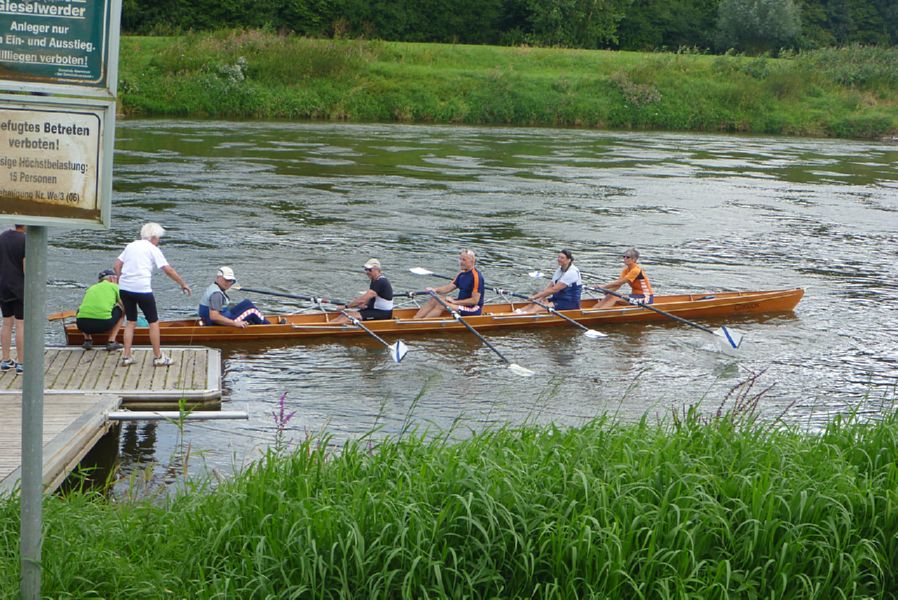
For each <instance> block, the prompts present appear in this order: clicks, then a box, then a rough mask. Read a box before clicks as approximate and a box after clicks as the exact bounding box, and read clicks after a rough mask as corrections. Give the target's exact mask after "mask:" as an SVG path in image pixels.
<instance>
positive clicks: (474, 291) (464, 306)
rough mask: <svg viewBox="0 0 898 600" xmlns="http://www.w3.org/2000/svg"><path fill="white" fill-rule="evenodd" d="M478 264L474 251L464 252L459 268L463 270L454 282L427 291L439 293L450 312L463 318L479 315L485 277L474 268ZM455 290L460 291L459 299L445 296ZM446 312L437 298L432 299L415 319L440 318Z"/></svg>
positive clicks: (459, 258) (459, 256)
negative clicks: (456, 313) (452, 311)
mask: <svg viewBox="0 0 898 600" xmlns="http://www.w3.org/2000/svg"><path fill="white" fill-rule="evenodd" d="M476 264H477V257H476V256H475V255H474V251H473V250H462V251H461V253H460V254H459V255H458V266H459V268H460V269H461V270H460V271H459V272H458V274H457V275H456V276H455V277H453V278H452V281H450V282H449V283H447V284H446V285H443V286H440V287H437V288H425V291H427V292H435V293H437V294H438V295H439V296H440V297H441V298H442V299H443V301H444V302H445V303H446V304H447V305H448V306H449V309H450V310H454V311H456V312H458V314H460V315H461V316H462V317H468V316H474V315H479V314H480V313H481V311H482V310H483V295H484V294H483V290H484V282H483V275H481V274H480V271H479V270H478V269H477V268H476V267H475V266H474V265H476ZM455 290H458V298H449V297H447V296H445V294H449V293H451V292H453V291H455ZM444 312H445V309H444V307H443V305H442V304H440V302H439V301H438V300H437V299H436V298H430V299H429V300H428V301H427V302H425V303H424V306H422V307H421V308H420V309H418V312H417V313H415V316H414V317H413V318H414V319H427V318H430V317H438V316H440V315H442V314H443V313H444Z"/></svg>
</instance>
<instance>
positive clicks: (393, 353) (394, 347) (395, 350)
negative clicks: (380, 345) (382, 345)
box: [388, 340, 408, 363]
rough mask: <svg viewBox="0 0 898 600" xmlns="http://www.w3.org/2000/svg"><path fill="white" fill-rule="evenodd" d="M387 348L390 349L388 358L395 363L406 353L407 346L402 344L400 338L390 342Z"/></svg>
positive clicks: (400, 360)
mask: <svg viewBox="0 0 898 600" xmlns="http://www.w3.org/2000/svg"><path fill="white" fill-rule="evenodd" d="M388 348H389V349H390V358H392V359H393V361H395V362H396V363H400V362H402V359H403V358H405V355H406V354H408V346H406V345H405V344H403V343H402V340H396V343H395V344H390V345H389V346H388Z"/></svg>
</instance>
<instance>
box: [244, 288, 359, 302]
mask: <svg viewBox="0 0 898 600" xmlns="http://www.w3.org/2000/svg"><path fill="white" fill-rule="evenodd" d="M240 291H243V292H250V293H252V294H266V295H268V296H280V297H281V298H292V299H294V300H305V301H306V302H312V303H313V304H320V303H322V302H323V303H324V304H338V305H342V306H346V303H345V302H343V301H342V300H337V299H335V298H318V297H316V296H307V295H305V294H285V293H283V292H272V291H271V290H257V289H255V288H248V287H241V288H240Z"/></svg>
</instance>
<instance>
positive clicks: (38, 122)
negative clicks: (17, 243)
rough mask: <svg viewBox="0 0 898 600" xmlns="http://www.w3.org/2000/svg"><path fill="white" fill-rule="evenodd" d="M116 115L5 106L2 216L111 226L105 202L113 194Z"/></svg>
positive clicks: (94, 109) (0, 113) (101, 110)
mask: <svg viewBox="0 0 898 600" xmlns="http://www.w3.org/2000/svg"><path fill="white" fill-rule="evenodd" d="M5 98H6V99H8V98H9V96H7V97H5ZM35 100H36V99H35ZM110 113H111V109H110V107H109V106H106V105H102V104H100V105H97V106H91V105H83V106H73V105H71V104H70V103H69V104H68V105H66V106H55V105H53V104H49V105H47V106H40V105H36V104H35V102H34V100H31V99H29V102H28V104H27V105H26V104H12V103H6V102H2V101H0V216H2V215H10V216H15V217H16V219H17V222H22V223H26V224H28V223H40V222H58V221H62V220H65V221H72V220H75V221H80V222H81V223H80V224H106V223H108V216H107V215H108V206H104V202H103V198H104V196H105V197H107V198H108V196H109V195H110V194H111V181H110V177H111V156H107V152H110V151H111V141H110V140H107V139H106V138H107V137H110V136H111V135H112V132H111V131H108V128H111V127H114V122H109V121H110ZM112 119H114V116H113V117H112ZM107 145H108V146H110V148H107ZM107 163H108V164H107ZM104 187H105V188H108V190H109V192H108V193H104ZM105 204H107V205H108V204H109V202H106V203H105ZM20 217H33V218H20ZM73 224H74V223H73Z"/></svg>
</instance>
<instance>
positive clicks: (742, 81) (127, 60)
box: [119, 31, 898, 139]
mask: <svg viewBox="0 0 898 600" xmlns="http://www.w3.org/2000/svg"><path fill="white" fill-rule="evenodd" d="M119 81H120V84H119V91H120V95H121V102H122V105H121V109H122V111H123V112H124V113H125V114H127V115H167V116H191V117H217V118H236V119H284V120H307V119H311V120H338V121H356V122H403V123H453V124H470V125H475V124H476V125H498V124H502V125H527V126H554V127H557V126H575V127H589V128H600V129H643V130H653V129H657V130H686V131H723V132H751V133H763V134H786V135H806V136H836V137H855V138H870V139H872V138H880V137H890V136H894V135H898V48H892V49H883V48H860V47H853V48H844V49H828V50H819V51H813V52H807V53H803V54H800V55H797V56H793V57H788V58H778V59H770V58H748V57H739V56H707V55H698V54H670V53H668V54H649V53H634V52H605V51H586V50H560V49H541V48H520V47H518V48H507V47H493V46H460V45H447V44H411V43H393V42H380V41H359V40H313V39H305V38H297V37H283V36H277V35H274V34H270V33H266V32H261V31H242V32H233V31H229V32H218V33H206V34H193V35H188V36H183V37H167V38H162V37H126V38H125V39H124V40H123V41H122V51H121V64H120V77H119Z"/></svg>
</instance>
